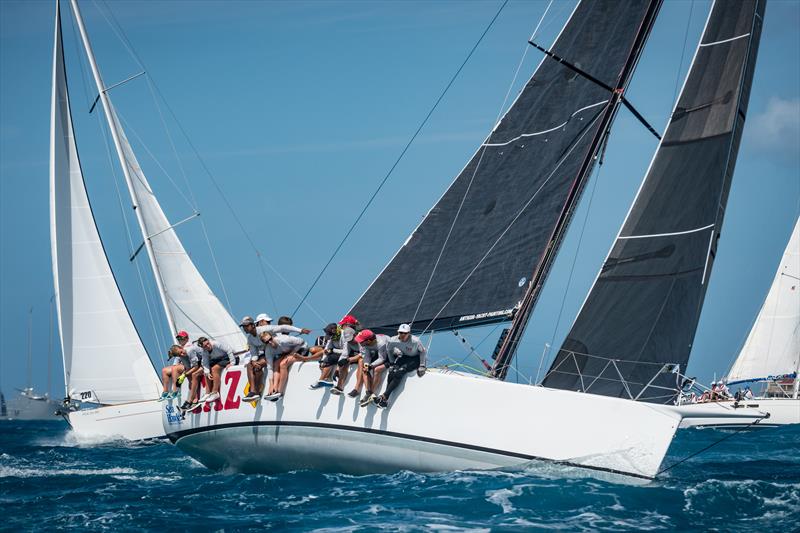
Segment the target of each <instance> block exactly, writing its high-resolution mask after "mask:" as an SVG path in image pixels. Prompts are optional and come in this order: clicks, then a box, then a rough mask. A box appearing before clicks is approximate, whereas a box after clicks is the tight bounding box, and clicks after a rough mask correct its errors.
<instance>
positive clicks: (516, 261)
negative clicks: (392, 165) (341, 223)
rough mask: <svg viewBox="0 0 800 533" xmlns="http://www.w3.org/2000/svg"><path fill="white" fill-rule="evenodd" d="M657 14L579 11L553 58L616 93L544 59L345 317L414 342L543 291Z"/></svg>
mask: <svg viewBox="0 0 800 533" xmlns="http://www.w3.org/2000/svg"><path fill="white" fill-rule="evenodd" d="M660 4H661V1H660V0H649V1H648V0H635V1H630V2H618V1H616V0H597V1H588V0H587V1H582V2H580V3H579V5H578V6H577V7H576V8H575V11H574V12H573V14H572V16H571V17H570V20H569V21H568V23H567V24H566V26H565V27H564V29H563V30H562V32H561V34H560V35H559V37H558V38H557V40H556V42H555V44H554V46H553V49H552V52H553V53H554V54H556V55H558V56H560V57H562V58H565V59H567V60H568V61H569V62H570V63H571V64H573V65H575V66H577V67H578V68H580V69H581V70H583V71H585V72H587V73H590V74H591V75H592V76H593V77H595V78H597V79H598V80H600V81H602V83H604V84H606V85H607V86H610V87H612V88H614V89H615V90H617V91H619V92H618V93H616V94H615V93H614V92H610V91H608V89H607V88H604V87H602V86H601V85H599V84H597V83H596V82H594V81H591V80H590V79H587V78H586V77H582V76H580V75H579V74H577V73H576V72H575V71H574V70H573V69H570V68H568V67H567V66H565V65H564V64H562V63H560V62H558V61H556V60H553V59H550V58H545V59H544V60H543V61H542V63H541V64H540V65H539V67H538V69H537V70H536V72H535V73H534V74H533V76H532V77H531V79H530V80H529V81H528V83H527V84H526V86H525V88H524V89H523V91H522V92H521V93H520V95H519V97H518V98H517V100H516V101H515V103H514V104H513V105H512V106H511V108H510V109H509V111H508V112H507V113H506V115H505V116H504V117H503V119H502V120H501V121H500V122H499V123H498V124H497V125H496V127H495V128H494V130H493V131H492V132H491V134H490V135H489V137H488V138H487V139H486V141H485V142H484V143H483V144H482V145H481V146H480V148H479V149H478V151H477V152H476V154H475V155H474V156H473V157H472V159H471V160H470V161H469V163H468V164H467V165H466V167H465V168H464V169H463V170H462V171H461V173H460V174H459V175H458V176H457V177H456V179H455V181H454V182H453V183H452V185H451V186H450V188H449V189H448V190H447V191H446V192H445V193H444V195H443V196H442V198H441V199H440V200H439V201H438V202H437V203H436V205H434V206H433V208H432V209H431V210H430V211H429V212H428V214H427V215H426V217H425V218H424V220H423V221H422V223H421V224H420V225H419V226H418V227H417V228H416V230H415V231H414V232H413V233H412V234H411V236H410V237H409V238H408V240H407V241H406V243H405V244H404V245H403V246H402V247H401V248H400V250H399V251H398V252H397V254H396V255H395V257H394V258H393V259H392V260H391V262H390V263H389V264H388V265H387V266H386V267H385V269H384V270H383V272H381V274H380V275H379V276H378V277H377V278H376V279H375V281H374V282H373V283H372V285H370V287H369V288H368V289H367V291H366V292H365V293H364V294H363V295H362V296H361V298H360V299H359V300H358V301H357V302H356V304H355V306H354V307H353V309H352V310H351V313H352V314H354V315H356V316H357V317H358V318H359V319H360V320H361V322H362V323H363V324H365V325H367V326H369V327H371V328H373V329H375V330H377V331H389V330H392V329H395V328H396V326H397V325H398V324H400V323H410V324H411V325H412V328H413V329H414V330H415V331H417V332H419V331H437V330H447V329H454V328H460V327H466V326H473V325H480V324H487V323H492V322H500V321H507V320H510V319H512V318H513V316H514V314H515V312H516V310H517V309H518V308H519V306H520V304H521V301H522V300H523V298H524V297H526V295H527V294H529V293H530V292H531V289H538V287H540V286H541V283H542V282H543V276H544V274H545V273H546V271H547V268H548V267H549V263H550V260H551V259H549V260H548V259H547V258H548V257H550V258H551V256H552V255H553V254H554V250H555V249H556V248H557V247H558V246H557V245H558V242H559V240H560V237H561V235H562V229H563V227H564V226H565V225H566V223H567V221H568V218H569V214H570V213H571V211H572V207H573V206H574V204H575V203H576V202H577V200H578V198H579V196H580V192H581V190H582V188H583V184H584V180H585V178H586V176H588V173H589V172H590V171H591V167H592V164H593V158H594V156H595V154H596V153H597V150H598V148H599V145H600V144H601V141H602V139H603V137H604V136H605V134H606V133H607V130H608V127H609V125H610V122H611V119H612V118H613V116H614V113H615V111H616V109H617V107H618V102H619V95H620V94H621V92H622V90H624V88H625V87H626V86H627V82H628V80H629V79H630V75H631V73H632V71H633V66H634V65H635V62H636V60H637V59H638V57H639V53H640V51H641V48H642V46H643V44H644V40H645V39H646V36H647V34H648V33H649V30H650V27H651V26H652V20H653V19H654V17H655V14H656V13H657V11H658V8H659V7H660ZM532 273H533V275H532ZM532 280H538V281H537V284H536V286H535V287H534V286H533V285H532Z"/></svg>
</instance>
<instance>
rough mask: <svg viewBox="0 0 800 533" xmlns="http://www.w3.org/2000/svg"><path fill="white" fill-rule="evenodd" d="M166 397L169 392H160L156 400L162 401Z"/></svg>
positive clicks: (166, 398) (167, 397)
mask: <svg viewBox="0 0 800 533" xmlns="http://www.w3.org/2000/svg"><path fill="white" fill-rule="evenodd" d="M168 399H169V393H168V392H162V393H161V396H159V397H158V401H159V402H163V401H165V400H168Z"/></svg>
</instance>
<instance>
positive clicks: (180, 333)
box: [175, 330, 189, 339]
mask: <svg viewBox="0 0 800 533" xmlns="http://www.w3.org/2000/svg"><path fill="white" fill-rule="evenodd" d="M178 337H183V338H185V339H188V338H189V334H188V333H186V332H185V331H183V330H180V331H179V332H178V333H176V334H175V338H176V339H177V338H178Z"/></svg>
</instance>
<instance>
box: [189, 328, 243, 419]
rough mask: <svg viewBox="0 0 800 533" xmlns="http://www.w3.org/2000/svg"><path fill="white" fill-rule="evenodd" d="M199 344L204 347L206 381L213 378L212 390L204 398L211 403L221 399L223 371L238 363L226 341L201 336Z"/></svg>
mask: <svg viewBox="0 0 800 533" xmlns="http://www.w3.org/2000/svg"><path fill="white" fill-rule="evenodd" d="M197 345H198V346H199V347H200V348H202V355H203V359H202V365H203V373H204V374H205V376H206V383H208V381H209V380H211V387H210V389H211V392H209V393H206V395H205V396H204V397H203V398H202V402H203V403H210V402H213V401H215V400H219V387H220V384H221V381H222V379H221V376H222V371H223V370H225V367H226V366H228V365H234V364H236V356H235V355H234V354H233V350H231V347H230V346H228V345H227V344H225V343H224V342H220V341H213V342H212V341H211V340H209V339H207V338H205V337H200V338H199V339H197ZM206 390H209V387H208V386H206Z"/></svg>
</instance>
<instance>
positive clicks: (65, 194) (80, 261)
mask: <svg viewBox="0 0 800 533" xmlns="http://www.w3.org/2000/svg"><path fill="white" fill-rule="evenodd" d="M50 236H51V237H50V238H51V250H52V260H53V277H54V280H53V281H54V286H55V297H56V305H57V310H58V326H59V333H60V336H61V346H62V352H63V357H64V379H65V383H66V387H67V394H68V396H70V397H71V398H73V399H79V400H80V399H84V400H85V399H89V400H92V401H96V402H99V403H103V404H119V403H125V402H132V401H139V400H148V399H153V398H156V397H157V396H158V391H159V383H158V378H157V376H156V373H155V370H154V368H153V365H152V363H151V362H150V358H149V357H148V355H147V352H146V351H145V348H144V345H143V344H142V341H141V339H140V338H139V334H138V333H137V331H136V328H135V327H134V325H133V322H132V321H131V317H130V315H129V314H128V310H127V308H126V306H125V302H124V301H123V299H122V295H121V294H120V291H119V288H118V286H117V283H116V280H115V279H114V275H113V273H112V271H111V267H110V266H109V263H108V259H107V257H106V254H105V250H104V249H103V244H102V242H101V241H100V236H99V234H98V231H97V226H96V225H95V221H94V215H93V214H92V208H91V206H90V204H89V198H88V196H87V194H86V188H85V185H84V180H83V173H82V171H81V165H80V161H79V159H78V152H77V148H76V145H75V137H74V133H73V129H72V116H71V114H70V106H69V95H68V91H67V80H66V75H65V71H64V54H63V50H62V43H61V22H60V18H59V11H58V9H57V10H56V29H55V48H54V52H53V94H52V108H51V126H50ZM82 393H83V394H82Z"/></svg>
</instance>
